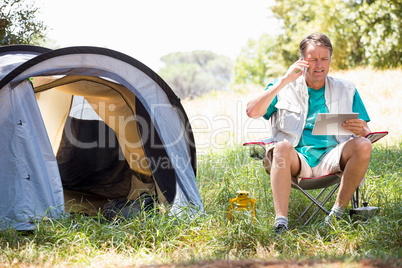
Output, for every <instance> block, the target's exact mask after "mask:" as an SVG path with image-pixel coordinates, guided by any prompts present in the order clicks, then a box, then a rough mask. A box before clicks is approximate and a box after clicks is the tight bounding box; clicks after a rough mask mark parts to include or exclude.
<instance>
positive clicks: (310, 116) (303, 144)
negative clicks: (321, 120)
mask: <svg viewBox="0 0 402 268" xmlns="http://www.w3.org/2000/svg"><path fill="white" fill-rule="evenodd" d="M275 82H276V80H275V81H274V83H275ZM272 85H273V83H271V84H269V85H268V86H267V89H268V88H269V87H270V86H272ZM307 88H308V94H309V105H308V113H307V119H306V125H305V126H304V130H303V134H302V136H301V138H300V141H299V144H298V145H297V146H296V147H295V149H296V151H298V152H299V153H301V154H302V155H304V157H305V158H306V161H307V163H308V164H309V165H310V167H315V166H317V165H318V163H319V162H320V160H321V159H322V157H323V156H324V155H325V154H326V153H328V152H329V151H331V150H332V149H333V148H334V147H335V146H336V145H338V142H337V140H336V138H335V136H333V135H313V134H312V131H313V128H314V122H315V119H316V117H317V114H318V113H328V112H329V110H328V107H327V106H326V105H325V86H324V87H322V88H320V89H318V90H316V89H312V88H309V87H307ZM277 102H278V98H277V97H276V96H275V98H274V99H273V101H272V103H271V104H270V105H269V107H268V109H267V113H266V114H265V115H264V118H265V119H269V118H270V117H271V116H272V114H273V113H275V112H276V111H277V109H276V107H275V105H276V103H277ZM352 111H353V112H354V113H359V119H362V120H364V121H367V122H369V121H370V117H369V116H368V114H367V111H366V108H365V107H364V104H363V101H362V99H361V98H360V95H359V93H358V92H357V90H356V93H355V95H354V97H353V106H352Z"/></svg>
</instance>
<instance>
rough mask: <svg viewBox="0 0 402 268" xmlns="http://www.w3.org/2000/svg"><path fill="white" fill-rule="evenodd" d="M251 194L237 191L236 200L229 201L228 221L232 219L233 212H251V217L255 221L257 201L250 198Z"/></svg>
mask: <svg viewBox="0 0 402 268" xmlns="http://www.w3.org/2000/svg"><path fill="white" fill-rule="evenodd" d="M249 195H250V193H249V192H248V191H244V190H240V191H237V196H236V197H235V198H231V199H229V212H228V216H227V217H228V220H230V219H231V218H232V214H233V210H236V211H250V210H251V215H252V216H253V218H254V220H255V199H254V198H250V197H249Z"/></svg>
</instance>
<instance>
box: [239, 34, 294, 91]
mask: <svg viewBox="0 0 402 268" xmlns="http://www.w3.org/2000/svg"><path fill="white" fill-rule="evenodd" d="M278 47H279V46H278V43H277V41H276V40H275V39H274V38H272V37H271V36H270V35H268V34H264V35H263V36H262V37H261V38H260V39H259V40H258V41H254V40H252V39H250V40H249V41H248V43H247V45H246V46H245V47H244V48H243V49H242V50H241V52H240V54H239V56H238V57H237V59H236V63H235V69H234V73H235V79H234V82H235V83H236V84H248V83H251V84H259V85H265V84H267V82H268V80H269V79H271V78H274V77H277V76H279V75H281V74H283V73H284V72H285V71H286V69H285V68H284V66H283V64H282V63H283V58H282V55H281V53H280V51H278Z"/></svg>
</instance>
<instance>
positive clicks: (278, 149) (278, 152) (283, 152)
mask: <svg viewBox="0 0 402 268" xmlns="http://www.w3.org/2000/svg"><path fill="white" fill-rule="evenodd" d="M293 150H294V148H293V145H292V144H291V143H289V142H287V141H280V142H278V143H277V144H276V145H275V149H274V157H275V156H281V157H283V156H289V155H290V153H291V152H292V151H293Z"/></svg>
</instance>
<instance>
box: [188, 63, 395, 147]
mask: <svg viewBox="0 0 402 268" xmlns="http://www.w3.org/2000/svg"><path fill="white" fill-rule="evenodd" d="M330 75H331V76H334V77H339V78H343V79H347V80H349V81H351V82H353V83H355V84H356V88H357V89H358V91H359V94H360V96H361V98H362V99H363V102H364V103H365V106H366V109H367V111H368V113H369V115H370V118H371V122H370V123H369V127H370V129H371V130H372V131H383V130H387V131H389V135H388V136H387V137H386V138H384V139H383V140H381V141H380V142H382V143H393V142H394V141H397V140H399V139H401V137H402V134H401V133H402V124H401V119H400V117H401V115H402V108H401V107H402V105H401V103H402V70H385V71H380V70H372V69H355V70H348V71H337V72H332V73H331V74H330ZM264 89H265V87H264V86H261V87H257V86H250V87H247V88H243V89H241V90H238V91H218V92H212V93H210V94H208V95H205V96H203V97H201V98H197V99H193V100H184V101H183V106H184V108H185V110H186V113H187V115H188V117H189V119H190V122H191V125H192V127H193V130H194V136H195V141H196V146H197V151H198V153H200V154H202V153H204V152H207V151H210V150H221V149H224V148H226V147H227V146H230V145H235V144H241V143H243V142H244V141H247V140H252V139H257V138H262V137H265V136H268V135H269V134H270V131H269V124H268V122H267V121H266V120H264V119H250V118H248V117H247V115H246V112H245V110H246V105H247V102H248V101H249V100H250V99H251V98H252V97H253V96H254V95H255V94H258V93H259V92H261V91H262V90H264Z"/></svg>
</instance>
